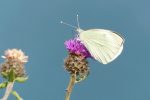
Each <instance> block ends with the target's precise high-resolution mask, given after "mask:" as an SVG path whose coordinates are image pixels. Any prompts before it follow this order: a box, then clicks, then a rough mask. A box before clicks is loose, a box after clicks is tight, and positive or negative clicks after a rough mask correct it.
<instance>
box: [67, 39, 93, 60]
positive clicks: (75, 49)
mask: <svg viewBox="0 0 150 100" xmlns="http://www.w3.org/2000/svg"><path fill="white" fill-rule="evenodd" d="M65 46H66V48H67V50H68V51H69V52H70V53H74V54H77V55H81V56H83V57H85V58H87V57H91V55H90V53H89V52H88V50H87V49H86V47H85V46H84V45H83V44H82V43H81V41H79V40H77V39H70V40H67V41H65Z"/></svg>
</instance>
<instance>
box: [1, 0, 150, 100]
mask: <svg viewBox="0 0 150 100" xmlns="http://www.w3.org/2000/svg"><path fill="white" fill-rule="evenodd" d="M149 4H150V1H149V0H0V55H3V51H4V50H6V49H7V48H21V49H22V50H23V51H25V52H26V54H27V55H28V56H29V62H28V63H27V64H26V70H27V73H28V75H29V80H28V81H27V82H26V83H25V84H15V89H16V90H17V91H18V92H19V93H20V95H21V96H22V97H23V98H24V99H25V100H64V96H65V89H66V87H67V85H68V81H69V74H68V73H67V72H66V71H65V70H64V69H63V60H64V58H65V57H66V56H67V51H66V49H65V47H64V41H65V40H67V39H69V38H72V37H73V36H74V31H73V29H72V28H70V27H67V26H64V25H62V24H59V22H60V21H61V20H64V21H66V22H68V23H71V24H73V25H76V14H79V17H80V26H81V28H82V29H89V28H105V29H111V30H114V31H117V32H119V33H121V34H122V35H123V36H124V37H125V39H126V41H125V46H124V51H123V53H122V55H121V56H119V57H118V58H117V60H115V61H114V62H112V63H110V64H108V65H102V64H100V63H98V62H96V61H94V60H89V63H90V71H91V73H90V75H89V77H88V78H87V80H85V81H83V82H81V83H80V84H76V86H75V88H74V90H73V93H72V95H71V100H150V53H149V52H150V41H149V40H150V11H149V10H150V5H149ZM2 61H3V60H2V59H1V62H2ZM1 81H2V80H1V78H0V82H1ZM3 93H4V90H0V97H1V96H2V95H3ZM9 100H15V98H14V97H13V96H11V97H10V98H9Z"/></svg>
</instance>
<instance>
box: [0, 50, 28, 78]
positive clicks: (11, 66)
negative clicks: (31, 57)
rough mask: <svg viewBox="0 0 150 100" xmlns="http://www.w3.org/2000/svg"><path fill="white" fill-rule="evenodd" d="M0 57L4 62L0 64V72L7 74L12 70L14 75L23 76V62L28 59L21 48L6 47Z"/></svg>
mask: <svg viewBox="0 0 150 100" xmlns="http://www.w3.org/2000/svg"><path fill="white" fill-rule="evenodd" d="M2 58H4V59H5V62H4V63H2V64H1V66H0V67H1V68H0V69H1V70H0V73H5V75H8V74H9V73H10V72H11V71H12V70H13V72H14V75H15V77H24V76H25V69H24V64H25V63H26V62H27V61H28V56H25V54H24V52H22V50H18V49H8V50H6V51H5V56H2ZM3 76H4V75H3Z"/></svg>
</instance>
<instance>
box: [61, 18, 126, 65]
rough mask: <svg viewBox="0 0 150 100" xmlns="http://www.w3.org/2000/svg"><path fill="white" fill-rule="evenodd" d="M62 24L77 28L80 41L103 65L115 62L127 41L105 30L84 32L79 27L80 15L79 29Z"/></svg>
mask: <svg viewBox="0 0 150 100" xmlns="http://www.w3.org/2000/svg"><path fill="white" fill-rule="evenodd" d="M61 23H63V24H66V25H69V26H71V27H74V28H76V31H77V32H78V33H79V34H78V35H79V36H78V38H79V40H80V41H81V42H82V43H83V44H84V46H85V47H86V48H87V50H88V51H89V52H90V54H91V56H92V57H93V58H95V59H96V60H98V61H99V62H101V63H102V64H108V63H109V62H111V61H113V60H114V59H116V58H117V57H118V56H119V55H120V54H121V52H122V50H123V44H124V41H125V40H124V38H123V37H122V36H121V35H120V34H118V33H116V32H113V31H110V30H105V29H89V30H85V31H84V30H82V29H80V27H79V20H78V15H77V23H78V27H75V26H72V25H70V24H67V23H64V22H62V21H61Z"/></svg>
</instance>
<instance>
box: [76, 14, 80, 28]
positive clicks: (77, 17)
mask: <svg viewBox="0 0 150 100" xmlns="http://www.w3.org/2000/svg"><path fill="white" fill-rule="evenodd" d="M77 25H78V28H79V29H80V24H79V15H78V14H77Z"/></svg>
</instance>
